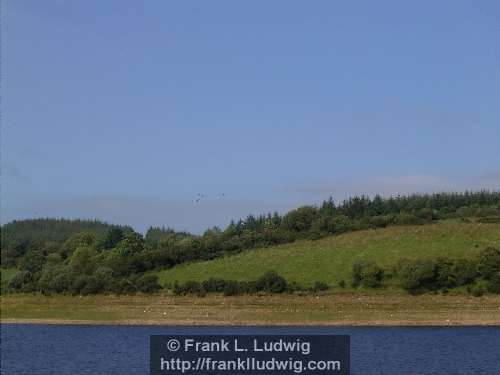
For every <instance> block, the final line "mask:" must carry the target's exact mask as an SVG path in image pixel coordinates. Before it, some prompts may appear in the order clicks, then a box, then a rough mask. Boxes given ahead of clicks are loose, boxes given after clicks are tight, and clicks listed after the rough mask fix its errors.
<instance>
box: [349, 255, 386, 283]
mask: <svg viewBox="0 0 500 375" xmlns="http://www.w3.org/2000/svg"><path fill="white" fill-rule="evenodd" d="M384 274H385V272H384V269H383V268H381V267H379V266H377V264H376V263H375V262H373V261H366V260H357V261H355V262H354V263H353V265H352V286H353V287H355V288H357V287H359V286H360V285H363V286H366V287H369V288H376V287H379V286H380V285H381V284H382V281H383V279H384Z"/></svg>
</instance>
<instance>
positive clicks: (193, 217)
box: [1, 0, 500, 232]
mask: <svg viewBox="0 0 500 375" xmlns="http://www.w3.org/2000/svg"><path fill="white" fill-rule="evenodd" d="M1 27H2V129H1V130H2V137H1V157H2V158H1V166H2V194H1V200H2V201H1V203H2V222H4V223H5V222H8V221H10V220H13V219H20V218H26V217H69V218H99V219H104V220H107V221H111V222H115V223H124V224H130V225H132V226H134V227H135V228H136V229H138V230H141V231H144V230H145V229H146V228H147V227H148V226H149V225H166V226H171V227H174V228H176V229H179V230H180V229H182V230H191V231H195V232H199V231H201V230H202V229H204V228H206V227H209V226H213V225H219V226H224V225H226V224H227V223H228V221H229V220H231V219H232V218H234V219H238V218H240V217H244V216H246V215H247V214H249V213H254V214H258V213H262V212H268V211H274V210H277V211H279V212H284V211H285V210H287V209H290V208H293V207H296V206H298V205H301V204H306V203H319V202H320V201H321V200H323V199H325V198H327V197H328V196H330V195H333V196H334V198H336V199H337V200H340V199H343V198H345V197H347V196H349V195H351V194H360V193H366V194H370V195H373V194H375V193H381V194H383V195H390V194H397V193H409V192H433V191H441V190H463V189H481V188H489V189H498V188H500V152H499V149H500V147H499V146H500V47H499V46H500V44H499V43H498V41H499V40H500V3H499V2H498V1H493V0H491V1H477V2H472V1H439V2H436V1H418V2H401V1H377V2H374V1H349V2H347V1H346V2H340V1H335V2H334V1H311V2H305V1H261V2H248V1H246V2H245V1H239V2H235V1H147V2H144V3H143V2H138V1H106V2H103V1H80V2H76V1H63V0H59V1H55V0H52V1H44V2H40V1H35V0H32V1H26V0H16V1H14V0H4V1H3V2H2V25H1ZM199 193H201V194H204V195H205V197H204V198H203V199H201V200H200V201H199V202H195V200H196V199H197V194H199ZM222 193H224V196H222Z"/></svg>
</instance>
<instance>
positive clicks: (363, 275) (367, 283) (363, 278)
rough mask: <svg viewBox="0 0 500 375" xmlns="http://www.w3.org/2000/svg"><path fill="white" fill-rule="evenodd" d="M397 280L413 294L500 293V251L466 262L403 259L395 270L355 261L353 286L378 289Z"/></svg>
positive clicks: (446, 258) (442, 258)
mask: <svg viewBox="0 0 500 375" xmlns="http://www.w3.org/2000/svg"><path fill="white" fill-rule="evenodd" d="M391 278H395V279H396V280H397V282H398V284H399V286H400V287H401V288H403V289H404V290H406V291H408V292H409V293H411V294H420V293H426V292H438V291H441V292H443V293H447V292H448V290H450V289H453V288H458V287H464V286H465V287H466V290H467V291H468V292H469V293H471V294H473V295H475V296H481V295H483V294H484V293H486V292H489V293H495V294H499V293H500V249H497V248H494V247H488V248H486V249H484V250H482V251H481V252H480V253H479V254H478V255H477V256H475V257H470V258H467V259H465V258H463V259H451V258H448V257H438V258H434V259H413V260H409V259H401V260H400V261H399V263H398V264H397V265H396V266H395V267H394V268H393V269H392V270H385V269H383V268H382V267H380V266H378V265H377V264H376V262H375V261H366V260H364V261H361V260H359V261H356V262H354V264H353V266H352V286H353V287H360V286H364V287H368V288H378V287H381V286H383V284H384V282H385V281H386V280H387V279H391Z"/></svg>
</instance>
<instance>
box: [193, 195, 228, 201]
mask: <svg viewBox="0 0 500 375" xmlns="http://www.w3.org/2000/svg"><path fill="white" fill-rule="evenodd" d="M206 197H207V196H206V195H205V194H201V193H198V195H197V196H196V199H195V200H194V201H195V202H196V203H198V202H199V201H201V200H202V199H205V198H206ZM225 197H226V193H220V194H219V195H217V198H225Z"/></svg>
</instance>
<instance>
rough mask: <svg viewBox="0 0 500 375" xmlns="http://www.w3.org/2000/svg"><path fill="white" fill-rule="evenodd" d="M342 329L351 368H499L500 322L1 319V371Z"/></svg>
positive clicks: (131, 368) (129, 363)
mask: <svg viewBox="0 0 500 375" xmlns="http://www.w3.org/2000/svg"><path fill="white" fill-rule="evenodd" d="M200 333H203V334H214V335H215V334H234V335H238V334H246V333H252V334H304V335H307V334H317V333H323V334H324V333H327V334H342V335H346V334H347V335H350V336H351V373H352V374H359V375H361V374H363V375H364V374H398V375H399V374H404V375H412V374H419V375H421V374H488V375H492V374H500V327H339V328H335V327H253V328H248V327H203V328H197V327H162V326H83V325H13V324H2V327H1V334H2V343H1V358H2V364H1V369H2V371H1V373H2V375H21V374H30V375H54V374H64V375H69V374H79V375H85V374H92V375H96V374H103V375H104V374H107V375H115V374H127V375H133V374H148V373H149V336H150V335H162V334H165V335H169V334H179V335H180V334H200Z"/></svg>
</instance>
